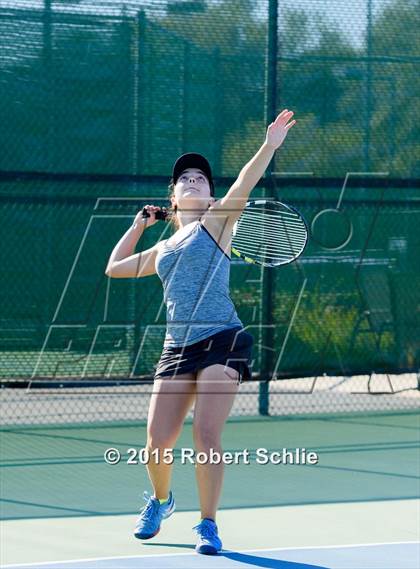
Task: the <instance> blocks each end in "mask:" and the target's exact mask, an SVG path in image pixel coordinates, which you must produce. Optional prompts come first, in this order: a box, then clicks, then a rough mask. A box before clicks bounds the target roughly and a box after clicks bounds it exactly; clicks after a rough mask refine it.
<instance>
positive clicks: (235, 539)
mask: <svg viewBox="0 0 420 569" xmlns="http://www.w3.org/2000/svg"><path fill="white" fill-rule="evenodd" d="M191 427H192V425H191V422H190V421H187V422H186V424H185V427H184V430H183V433H182V435H181V437H180V439H179V440H178V443H177V446H176V449H175V453H174V455H175V463H174V476H173V486H172V488H173V491H174V495H175V500H176V504H177V512H176V513H175V514H174V516H173V517H172V518H171V519H170V520H167V521H166V522H164V527H163V529H162V530H161V532H160V534H159V536H156V538H155V539H154V540H151V541H148V542H139V541H138V540H135V539H134V537H133V536H132V528H133V523H134V520H135V516H136V513H137V512H138V510H139V509H140V507H141V506H142V499H141V494H142V492H143V490H145V489H147V490H150V483H149V481H148V477H147V471H146V468H145V466H144V465H139V464H137V465H135V464H130V465H128V464H127V463H126V461H127V449H128V448H131V447H132V448H136V449H140V448H141V447H142V446H143V445H144V443H145V425H144V424H137V425H135V424H131V425H130V424H128V425H119V426H106V425H102V426H100V425H96V426H94V425H90V426H73V427H68V426H57V427H52V426H51V427H26V428H23V427H22V428H19V427H16V428H15V427H9V428H4V429H3V431H2V438H1V440H2V448H1V454H2V498H3V500H2V508H1V514H2V518H3V519H4V520H5V521H4V522H3V530H2V540H3V547H2V556H3V559H2V562H3V563H4V564H17V563H25V562H26V563H28V562H32V563H34V562H47V561H59V560H61V561H64V560H69V559H85V558H88V559H93V558H97V557H101V558H103V557H112V558H114V557H116V556H122V555H126V556H127V555H140V556H141V555H148V556H149V555H160V554H163V553H168V552H169V553H171V552H174V553H179V552H180V551H185V549H187V550H188V549H190V548H193V545H194V535H193V532H192V530H191V528H192V526H193V525H195V523H197V521H198V520H199V514H198V512H197V504H198V497H197V493H196V486H195V472H194V465H192V464H188V463H186V464H182V462H181V459H180V456H181V450H182V449H188V448H190V447H191V446H192V433H191ZM110 447H113V448H116V449H118V450H119V451H120V452H121V454H122V460H121V462H120V463H119V464H118V465H115V466H111V465H109V464H106V463H105V460H104V458H103V455H104V452H105V450H106V449H107V448H110ZM263 448H266V449H268V450H270V451H281V449H283V448H286V449H287V450H294V449H296V448H300V449H302V448H305V449H306V451H307V452H309V451H314V452H316V453H317V455H318V463H317V464H316V465H308V464H307V465H302V464H300V465H297V464H294V465H291V464H281V465H276V464H272V463H268V464H257V462H256V456H257V455H256V452H257V449H263ZM419 448H420V440H419V415H418V414H416V413H397V412H395V413H388V414H385V413H384V414H370V415H368V414H363V415H348V416H341V417H338V416H336V417H334V416H331V417H328V418H322V417H319V418H318V417H314V418H304V417H300V418H289V419H285V418H283V419H281V418H266V419H262V418H245V417H243V418H241V419H231V420H229V421H228V423H227V425H226V428H225V431H224V438H223V449H224V451H232V452H233V451H242V450H243V449H248V450H249V464H244V463H243V461H239V463H238V464H231V465H226V466H225V483H224V489H223V494H222V499H221V504H220V511H219V514H218V516H219V517H218V524H219V528H220V532H221V535H222V538H223V541H224V546H225V547H227V548H229V549H235V550H236V549H237V550H242V549H249V548H251V547H252V548H255V549H260V548H263V549H267V548H268V549H270V548H288V547H298V548H301V547H313V546H327V545H328V546H332V545H345V544H347V545H349V544H372V543H395V542H398V543H399V542H410V541H416V540H417V539H418V537H419V519H420V517H419V515H418V514H419V502H418V498H419V490H420V483H419V480H420V477H419V460H420V453H419ZM260 452H261V451H260ZM22 535H24V536H25V547H24V548H23V547H22V546H21V544H22ZM93 566H94V565H92V567H93ZM163 566H165V565H163ZM279 566H280V565H279ZM115 567H118V564H117V565H115ZM393 569H397V568H396V567H394V568H393Z"/></svg>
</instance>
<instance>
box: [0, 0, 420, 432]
mask: <svg viewBox="0 0 420 569" xmlns="http://www.w3.org/2000/svg"><path fill="white" fill-rule="evenodd" d="M273 7H274V8H275V10H274V11H273ZM419 12H420V11H419V10H418V2H417V1H414V0H413V1H410V0H404V1H402V0H395V1H391V0H382V1H380V0H356V1H354V2H352V3H351V4H348V3H346V2H344V1H343V2H342V1H336V0H331V1H328V0H314V1H309V0H294V1H293V2H292V1H291V0H286V1H280V0H279V1H278V2H269V1H268V0H262V1H261V2H253V1H250V0H230V1H229V0H225V1H223V0H214V1H212V0H207V1H205V0H202V1H201V0H195V1H169V0H168V1H160V0H154V1H140V2H124V3H121V4H119V3H116V2H107V3H103V2H97V1H96V0H92V1H91V2H87V1H84V2H79V3H77V4H75V3H70V2H69V3H66V2H59V3H58V2H50V1H46V2H37V1H35V0H34V1H29V0H28V1H24V0H21V1H20V2H15V3H13V7H12V6H11V4H10V3H7V2H2V1H1V0H0V47H1V49H0V53H1V55H0V73H1V91H2V96H1V100H0V124H1V125H2V128H1V129H0V147H1V152H0V209H1V219H2V222H1V226H0V235H1V242H2V261H3V262H2V278H1V283H0V342H1V345H0V377H1V380H2V386H3V387H4V390H3V391H2V396H3V398H4V402H5V403H4V408H5V409H6V410H7V415H6V418H5V419H4V422H6V423H16V422H24V423H25V422H29V423H32V422H43V421H44V419H45V417H47V419H48V420H51V421H52V422H54V421H56V422H61V421H70V420H71V421H96V420H101V421H102V420H109V419H112V420H114V419H115V420H117V419H118V420H120V419H135V418H139V417H142V418H144V417H145V414H146V409H147V404H148V396H149V394H150V390H151V387H152V385H151V382H152V378H153V371H154V366H156V363H157V361H158V359H159V356H160V353H161V350H162V343H163V338H164V334H165V310H164V306H163V304H162V302H163V295H162V287H161V283H160V281H159V279H158V277H157V276H156V275H153V276H150V277H146V278H143V279H109V278H108V277H106V275H105V274H104V270H105V267H106V264H107V261H108V258H109V256H110V253H111V251H112V249H113V248H114V246H115V245H116V243H117V242H118V240H119V239H120V238H121V236H122V235H123V234H124V233H125V231H126V230H127V229H128V228H129V226H130V224H131V223H132V220H133V218H134V216H135V214H136V213H137V212H138V211H139V209H141V208H142V207H143V206H144V205H145V204H146V203H155V204H156V205H168V202H167V200H168V189H167V186H168V183H169V179H170V173H171V168H172V164H173V162H174V161H175V159H176V158H177V157H178V156H179V155H180V154H182V153H183V152H188V151H196V152H201V153H203V154H204V155H205V156H206V157H207V158H208V159H209V161H210V163H211V165H212V168H213V172H214V177H215V183H216V197H218V198H220V197H222V196H223V195H224V193H225V192H226V191H227V190H228V188H229V186H230V184H231V183H233V181H234V180H235V178H236V176H237V175H238V173H239V171H240V170H241V168H242V167H243V166H244V164H246V163H247V162H248V161H249V160H250V159H251V158H252V156H253V155H254V154H255V153H256V152H257V150H258V149H259V147H260V145H261V144H262V143H263V141H264V135H265V129H266V126H267V124H268V123H269V122H270V121H271V120H272V119H273V116H272V115H273V110H275V111H276V112H277V111H280V110H281V109H283V108H288V109H292V110H293V111H294V113H295V118H296V119H297V124H296V126H295V127H294V128H293V129H292V131H291V132H290V134H289V135H288V137H287V139H286V141H285V144H284V146H283V147H282V148H281V149H279V150H278V151H277V153H276V155H275V159H274V160H273V163H272V167H271V173H272V175H267V177H266V178H265V179H263V180H262V181H261V183H260V184H259V186H258V187H257V188H255V189H254V190H253V193H252V196H253V197H256V196H261V195H264V196H266V197H267V196H268V197H273V198H278V199H281V200H283V201H285V202H286V203H289V204H291V205H293V206H295V207H296V208H298V209H299V211H301V213H302V214H303V216H304V217H305V219H306V221H307V223H308V227H309V230H310V231H309V232H310V239H309V244H308V247H307V249H306V250H305V253H304V255H303V256H302V258H301V259H299V260H298V261H297V262H296V263H293V264H291V265H288V266H284V267H281V268H278V269H270V270H271V279H272V284H273V286H272V289H271V291H270V293H269V294H268V293H267V291H266V289H265V288H264V286H263V282H264V279H266V276H267V272H266V271H263V270H262V269H261V268H259V267H258V266H255V265H249V264H245V263H242V262H241V261H239V260H236V259H235V258H233V260H232V265H231V282H230V285H231V286H230V291H231V296H232V299H233V301H234V303H235V306H236V307H237V311H238V315H239V317H240V319H241V320H242V322H243V324H244V326H245V327H246V328H247V330H248V331H249V332H250V333H251V334H252V335H253V337H254V341H255V344H254V352H253V358H254V359H253V364H252V372H253V379H254V380H255V381H252V382H250V384H249V385H246V386H241V389H242V392H243V394H242V395H241V397H240V398H239V400H238V401H239V402H238V404H237V407H236V408H235V413H237V414H239V415H240V414H257V413H258V412H261V397H263V398H264V397H268V401H267V402H268V406H266V407H265V411H263V412H270V413H272V414H282V413H287V412H321V411H322V412H324V411H325V412H327V411H328V412H340V411H349V410H363V409H367V408H374V409H388V408H395V407H397V408H408V407H410V408H411V407H413V406H416V405H418V397H417V396H418V392H417V379H416V377H415V375H414V374H415V372H416V371H418V369H419V362H420V316H419V314H420V312H419V307H420V293H419V291H420V269H419V265H418V261H417V259H418V251H419V245H420V237H419V232H418V227H419V223H420V200H419V197H420V196H419V184H418V177H419V166H418V156H417V155H416V149H417V146H416V142H417V141H416V125H417V124H418V121H419V118H420V106H419V104H418V98H416V96H415V95H416V93H417V92H418V90H419V76H420V75H419V73H418V63H419V58H420V41H419V36H418V29H419V23H420V22H419ZM273 25H275V30H274V31H275V34H276V42H275V43H276V47H273V42H272V33H273ZM270 34H271V35H270ZM270 38H271V40H270V41H269V39H270ZM273 61H274V63H275V64H274V67H273V65H272V62H273ZM270 62H271V64H270ZM270 101H271V103H272V104H271V107H270ZM273 105H274V106H273ZM274 107H275V109H274ZM346 176H347V178H346ZM170 231H171V229H170V227H169V226H167V225H165V224H163V223H158V224H156V225H155V226H154V227H153V228H151V229H150V230H147V232H146V233H145V234H144V236H143V237H142V239H141V240H140V242H139V243H138V245H137V248H136V251H141V250H143V249H146V248H148V247H150V246H152V245H153V244H154V243H155V242H156V241H157V240H159V239H161V238H164V237H167V236H168V232H170ZM267 315H268V316H267ZM267 327H271V328H272V344H270V345H268V346H266V345H264V341H263V340H264V338H265V335H264V329H266V328H267ZM373 372H374V373H375V374H381V377H382V379H381V380H380V381H379V384H375V380H374V379H373V381H371V380H368V378H369V377H371V374H372V373H373ZM324 374H325V375H324ZM386 374H388V375H389V376H391V377H387V375H386ZM402 374H410V375H402ZM362 376H363V377H364V379H358V378H362ZM396 376H398V378H399V379H398V380H395V377H396ZM304 378H310V379H304ZM331 378H341V379H331ZM371 379H372V378H371ZM269 380H271V381H270V383H269V385H268V386H267V384H265V382H267V381H269ZM264 390H265V391H264ZM285 391H287V393H285ZM297 391H298V392H299V393H296V392H297ZM301 391H302V392H303V393H301ZM373 392H375V393H377V395H372V393H373ZM264 393H265V395H264ZM308 394H309V395H308ZM378 394H379V395H378ZM350 399H351V402H350ZM301 400H302V404H301V403H300V401H301ZM286 402H287V404H286Z"/></svg>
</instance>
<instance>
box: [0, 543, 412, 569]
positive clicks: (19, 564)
mask: <svg viewBox="0 0 420 569" xmlns="http://www.w3.org/2000/svg"><path fill="white" fill-rule="evenodd" d="M414 544H419V545H420V541H387V542H383V543H351V544H347V545H340V544H338V545H314V546H312V547H311V546H305V547H280V548H268V549H267V548H266V549H240V550H238V551H236V550H234V549H222V551H221V555H219V557H222V556H223V553H254V552H257V553H258V552H259V553H261V552H263V551H265V552H268V551H304V550H305V549H309V550H312V549H337V548H347V549H348V548H350V547H375V546H378V545H414ZM174 547H176V544H174ZM180 555H187V556H188V555H189V556H190V557H192V556H195V555H197V553H195V551H191V552H189V553H155V554H153V553H151V554H148V555H119V556H118V557H88V558H87V559H68V560H65V561H42V562H40V563H37V562H33V563H13V564H12V565H2V566H1V567H2V569H7V568H9V567H33V566H34V565H35V566H38V565H45V566H48V565H52V564H54V563H61V564H63V563H84V562H85V561H108V560H110V559H115V561H118V560H119V559H143V558H145V557H156V558H159V557H177V556H180ZM215 557H217V556H215Z"/></svg>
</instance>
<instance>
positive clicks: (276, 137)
mask: <svg viewBox="0 0 420 569" xmlns="http://www.w3.org/2000/svg"><path fill="white" fill-rule="evenodd" d="M292 116H293V111H288V110H287V109H284V110H283V111H282V112H281V113H280V114H279V115H278V117H277V118H276V120H275V121H274V122H272V123H271V124H269V125H268V128H267V135H266V137H265V143H266V144H268V146H271V147H272V148H274V149H277V148H278V147H279V146H281V144H282V143H283V141H284V139H285V138H286V135H287V133H288V132H289V130H290V129H291V128H292V126H293V125H294V124H296V121H295V120H292V121H291V122H288V121H289V120H290V119H291V118H292Z"/></svg>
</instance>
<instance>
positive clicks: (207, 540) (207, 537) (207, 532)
mask: <svg viewBox="0 0 420 569" xmlns="http://www.w3.org/2000/svg"><path fill="white" fill-rule="evenodd" d="M193 529H195V530H196V532H197V535H198V540H197V545H196V546H195V550H196V552H197V553H202V554H203V555H217V553H218V551H220V550H221V549H222V542H221V540H220V537H219V536H218V535H217V525H216V523H215V522H214V521H213V520H210V519H208V518H204V520H202V521H201V522H200V523H199V524H198V525H196V526H194V527H193Z"/></svg>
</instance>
